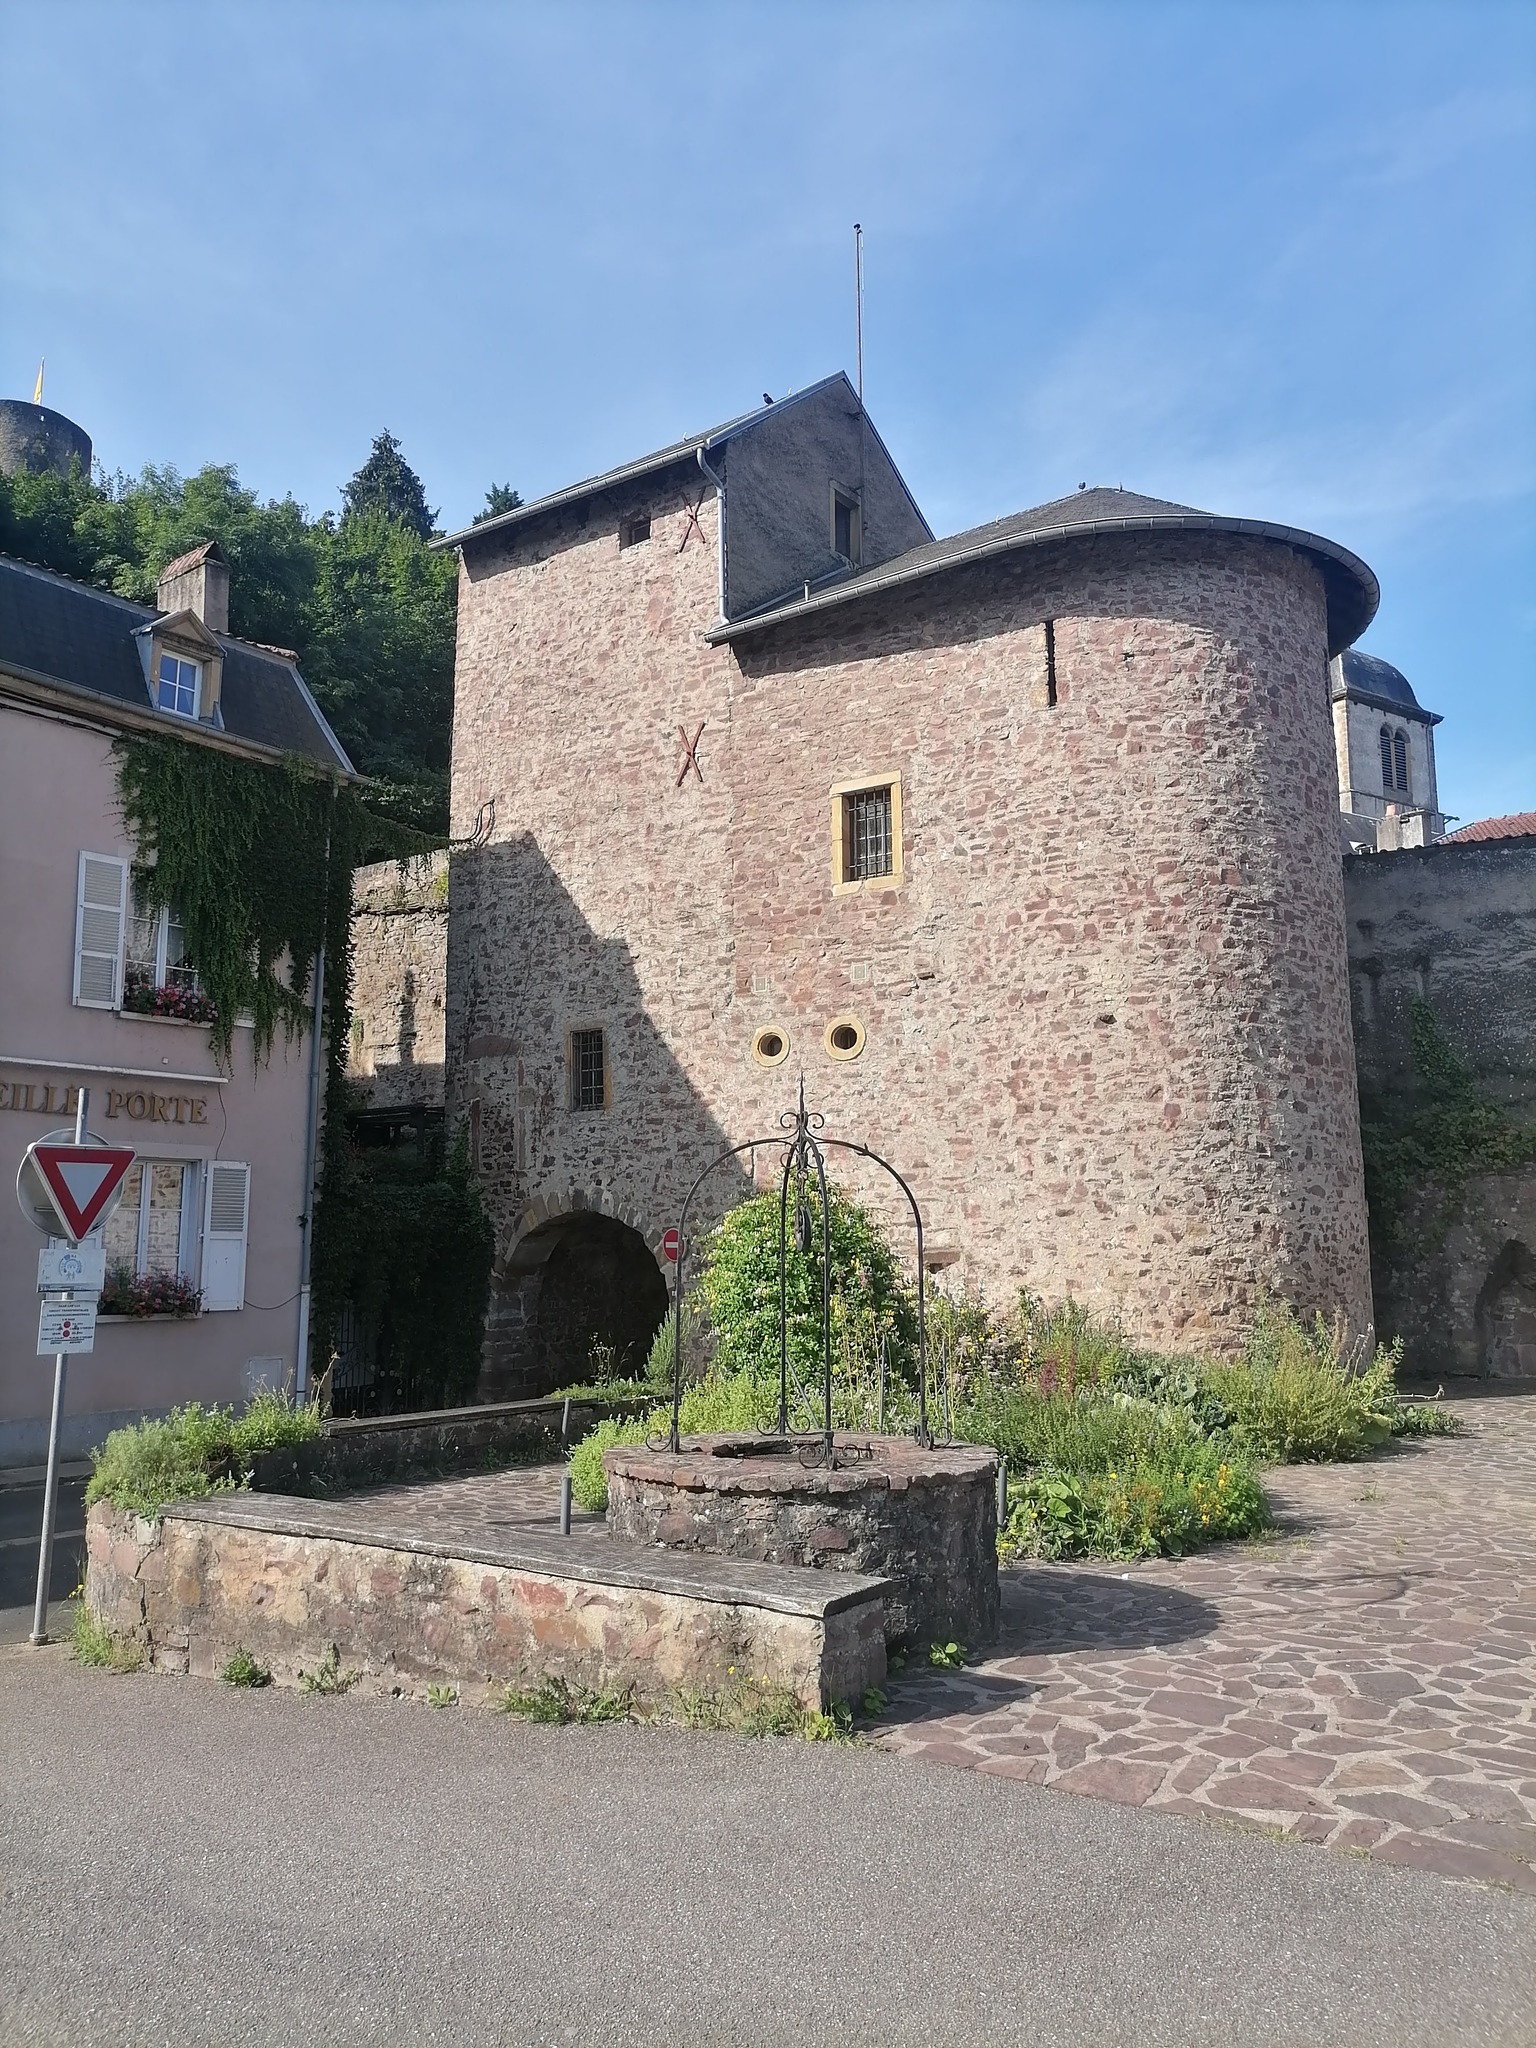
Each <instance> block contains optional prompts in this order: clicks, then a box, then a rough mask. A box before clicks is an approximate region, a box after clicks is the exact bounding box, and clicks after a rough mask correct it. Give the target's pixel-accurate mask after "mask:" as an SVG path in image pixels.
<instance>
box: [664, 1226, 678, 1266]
mask: <svg viewBox="0 0 1536 2048" xmlns="http://www.w3.org/2000/svg"><path fill="white" fill-rule="evenodd" d="M661 1248H662V1251H663V1252H664V1253H665V1254H666V1256H667V1257H668V1258H669V1259H673V1260H675V1259H676V1257H677V1255H678V1253H679V1252H680V1251H681V1250H682V1248H683V1240H682V1239H681V1238H680V1237H679V1236H678V1234H677V1225H676V1224H675V1223H672V1224H669V1225H668V1226H667V1228H666V1229H665V1230H664V1231H663V1232H662V1233H661Z"/></svg>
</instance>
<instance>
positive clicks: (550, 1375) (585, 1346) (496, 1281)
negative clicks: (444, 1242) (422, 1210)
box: [479, 1190, 667, 1401]
mask: <svg viewBox="0 0 1536 2048" xmlns="http://www.w3.org/2000/svg"><path fill="white" fill-rule="evenodd" d="M653 1235H654V1236H655V1239H656V1243H655V1244H652V1243H651V1242H650V1241H649V1239H648V1237H647V1234H646V1232H645V1230H644V1229H643V1227H642V1224H641V1221H640V1219H639V1218H638V1217H635V1216H631V1215H630V1214H628V1213H627V1212H626V1211H624V1210H622V1209H618V1208H613V1207H609V1206H606V1205H601V1204H599V1205H598V1206H593V1205H592V1204H591V1202H590V1200H589V1198H588V1197H587V1196H586V1195H584V1194H582V1193H581V1192H580V1191H579V1190H569V1191H565V1192H561V1193H558V1194H552V1195H542V1196H540V1197H538V1198H537V1199H536V1200H535V1201H533V1202H531V1203H529V1204H528V1206H527V1207H526V1208H525V1209H524V1210H523V1211H522V1213H521V1214H520V1215H519V1217H518V1219H517V1223H516V1225H515V1226H514V1229H513V1232H512V1241H511V1244H510V1246H509V1247H508V1249H507V1250H506V1252H505V1253H504V1254H503V1255H502V1256H501V1257H499V1258H498V1259H497V1262H496V1270H495V1272H494V1274H493V1275H492V1279H491V1296H490V1304H489V1307H488V1309H487V1313H486V1324H485V1350H484V1354H483V1357H482V1362H481V1370H480V1388H479V1393H480V1398H481V1399H482V1400H485V1401H515V1400H528V1399H533V1398H535V1397H536V1396H538V1395H540V1394H547V1393H548V1392H549V1391H550V1390H551V1389H552V1388H554V1387H558V1386H563V1385H566V1384H568V1383H569V1382H571V1381H573V1380H586V1379H592V1378H594V1377H596V1376H597V1375H598V1373H599V1372H600V1371H601V1370H602V1369H604V1367H605V1366H606V1368H607V1369H609V1370H616V1371H620V1372H624V1371H638V1370H639V1369H640V1368H641V1367H642V1366H643V1365H644V1363H645V1360H646V1356H647V1354H648V1353H649V1351H650V1348H651V1341H652V1339H653V1338H654V1337H655V1334H656V1332H657V1330H658V1329H659V1328H660V1326H661V1322H662V1319H663V1317H664V1316H665V1315H666V1312H667V1282H666V1280H665V1279H664V1278H663V1275H662V1268H661V1264H660V1261H659V1257H658V1250H657V1246H659V1242H660V1231H659V1229H658V1230H657V1231H656V1232H655V1233H653Z"/></svg>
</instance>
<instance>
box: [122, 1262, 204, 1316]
mask: <svg viewBox="0 0 1536 2048" xmlns="http://www.w3.org/2000/svg"><path fill="white" fill-rule="evenodd" d="M202 1305H203V1293H202V1289H201V1288H200V1287H194V1286H193V1285H192V1282H191V1281H190V1280H187V1279H184V1278H183V1277H182V1275H181V1274H180V1273H135V1272H134V1270H133V1268H132V1266H109V1267H108V1268H107V1279H106V1285H105V1286H104V1287H103V1288H102V1290H101V1299H100V1300H99V1301H98V1302H97V1304H96V1307H97V1311H98V1313H99V1314H101V1315H104V1316H195V1315H196V1314H197V1312H198V1310H199V1309H200V1308H201V1307H202Z"/></svg>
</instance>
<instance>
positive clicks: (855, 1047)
mask: <svg viewBox="0 0 1536 2048" xmlns="http://www.w3.org/2000/svg"><path fill="white" fill-rule="evenodd" d="M850 1033H851V1034H852V1038H853V1043H852V1044H851V1045H839V1044H838V1043H837V1042H836V1041H837V1039H838V1038H840V1037H847V1036H848V1035H849V1034H850ZM867 1043H868V1033H867V1032H866V1031H865V1029H864V1020H863V1018H862V1017H855V1016H854V1015H853V1014H852V1012H851V1011H844V1012H843V1013H842V1014H841V1015H840V1016H837V1017H829V1018H828V1019H827V1028H826V1030H825V1031H824V1032H823V1033H822V1034H821V1049H822V1051H823V1052H824V1053H825V1054H826V1056H827V1058H828V1059H829V1060H856V1059H857V1058H858V1057H859V1055H860V1053H861V1052H863V1050H864V1047H865V1045H866V1044H867Z"/></svg>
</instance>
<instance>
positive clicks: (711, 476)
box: [697, 443, 726, 622]
mask: <svg viewBox="0 0 1536 2048" xmlns="http://www.w3.org/2000/svg"><path fill="white" fill-rule="evenodd" d="M697 453H698V458H699V468H700V469H701V470H703V472H704V475H705V477H706V478H707V479H708V480H709V482H710V483H712V484H713V485H714V487H715V503H716V504H717V505H718V506H719V507H720V617H721V620H722V622H723V621H724V619H725V617H726V610H725V478H724V477H723V476H717V475H716V474H715V472H714V471H713V470H712V469H711V468H710V466H709V464H708V463H707V462H706V461H705V460H704V448H703V445H702V443H701V444H700V446H699V449H698V451H697Z"/></svg>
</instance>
